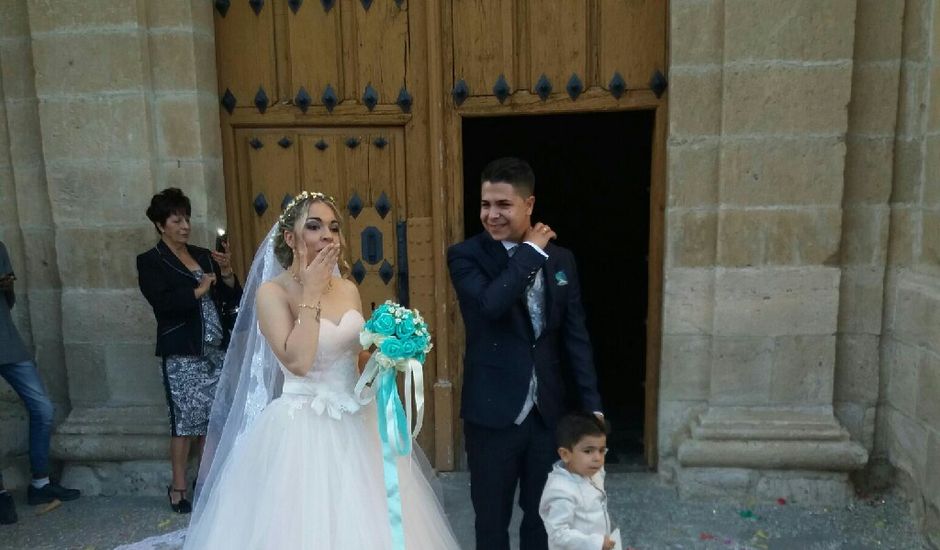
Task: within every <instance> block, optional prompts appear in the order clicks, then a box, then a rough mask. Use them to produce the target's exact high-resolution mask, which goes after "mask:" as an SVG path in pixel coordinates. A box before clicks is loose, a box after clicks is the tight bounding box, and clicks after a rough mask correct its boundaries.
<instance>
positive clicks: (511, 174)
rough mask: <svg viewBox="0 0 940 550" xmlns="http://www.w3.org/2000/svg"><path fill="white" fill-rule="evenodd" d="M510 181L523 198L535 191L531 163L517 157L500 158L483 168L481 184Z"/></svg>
mask: <svg viewBox="0 0 940 550" xmlns="http://www.w3.org/2000/svg"><path fill="white" fill-rule="evenodd" d="M487 181H488V182H490V183H508V184H509V185H511V186H512V187H513V189H515V190H516V193H518V194H519V196H521V197H523V198H528V197H531V196H532V195H533V194H534V193H535V173H534V172H532V167H531V166H529V163H528V162H526V161H524V160H522V159H518V158H516V157H503V158H498V159H496V160H494V161H492V162H490V163H489V164H487V165H486V167H485V168H484V169H483V173H482V174H480V185H483V182H487Z"/></svg>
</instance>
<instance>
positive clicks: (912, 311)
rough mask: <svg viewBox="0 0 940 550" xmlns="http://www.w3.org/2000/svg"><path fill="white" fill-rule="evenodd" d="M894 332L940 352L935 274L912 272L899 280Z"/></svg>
mask: <svg viewBox="0 0 940 550" xmlns="http://www.w3.org/2000/svg"><path fill="white" fill-rule="evenodd" d="M895 307H896V308H897V310H896V312H895V321H894V333H895V334H897V335H898V336H899V337H900V338H902V339H903V340H904V341H906V342H908V343H911V344H914V345H918V346H923V347H925V348H928V349H930V350H931V351H933V352H934V353H940V288H938V285H937V283H936V282H935V280H934V278H933V277H926V276H920V275H914V274H909V275H908V278H906V279H902V280H900V281H899V284H898V288H897V302H896V304H895Z"/></svg>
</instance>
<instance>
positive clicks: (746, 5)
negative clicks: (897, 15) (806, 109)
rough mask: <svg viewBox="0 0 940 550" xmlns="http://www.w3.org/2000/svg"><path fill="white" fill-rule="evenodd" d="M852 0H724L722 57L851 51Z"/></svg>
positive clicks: (834, 56) (827, 55) (828, 55)
mask: <svg viewBox="0 0 940 550" xmlns="http://www.w3.org/2000/svg"><path fill="white" fill-rule="evenodd" d="M855 4H856V2H855V1H854V0H830V1H828V2H820V1H819V0H789V1H788V2H779V1H776V0H756V1H755V0H726V1H725V5H724V7H725V21H724V23H725V25H724V31H725V34H724V37H725V60H726V61H729V60H730V61H750V60H778V59H783V60H797V61H833V60H842V59H848V58H851V57H852V46H853V38H854V36H855V27H854V25H853V24H852V23H853V21H854V20H855Z"/></svg>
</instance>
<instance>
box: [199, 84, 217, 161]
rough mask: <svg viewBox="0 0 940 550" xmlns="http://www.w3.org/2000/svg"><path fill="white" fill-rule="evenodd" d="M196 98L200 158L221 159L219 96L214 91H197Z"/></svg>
mask: <svg viewBox="0 0 940 550" xmlns="http://www.w3.org/2000/svg"><path fill="white" fill-rule="evenodd" d="M196 99H197V101H196V104H197V106H198V111H199V113H198V116H199V140H200V144H201V147H202V158H203V159H218V160H222V130H221V126H220V123H219V98H218V96H217V95H216V94H214V93H211V94H210V93H205V92H199V93H198V96H197V98H196Z"/></svg>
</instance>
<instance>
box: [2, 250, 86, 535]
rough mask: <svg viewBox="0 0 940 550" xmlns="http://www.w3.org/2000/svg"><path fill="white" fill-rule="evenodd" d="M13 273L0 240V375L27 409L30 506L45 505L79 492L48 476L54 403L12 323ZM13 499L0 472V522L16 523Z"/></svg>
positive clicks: (74, 496) (73, 495)
mask: <svg viewBox="0 0 940 550" xmlns="http://www.w3.org/2000/svg"><path fill="white" fill-rule="evenodd" d="M15 281H16V275H15V274H14V273H13V264H12V263H11V262H10V256H9V254H7V249H6V246H4V244H3V243H2V242H0V294H2V296H0V376H3V378H4V379H5V380H6V381H7V382H8V383H9V384H10V385H11V386H12V387H13V390H14V391H15V392H16V393H17V395H19V396H20V399H22V400H23V404H25V405H26V409H27V410H28V411H29V465H30V469H31V470H32V472H33V479H32V481H31V482H30V484H29V489H28V490H27V493H26V499H27V502H28V503H29V504H30V505H36V504H45V503H48V502H52V501H53V500H56V499H58V500H61V501H67V500H75V499H77V498H78V497H79V496H80V495H81V492H80V491H78V490H76V489H67V488H65V487H62V486H61V485H59V484H58V482H56V481H54V480H51V479H49V440H50V439H51V437H52V420H53V412H54V409H53V406H52V401H51V400H50V399H49V394H48V393H47V392H46V388H45V386H44V385H43V383H42V378H41V377H40V376H39V369H37V368H36V362H35V361H34V360H33V356H32V353H30V351H29V349H28V348H27V347H26V344H24V343H23V339H22V338H21V337H20V333H19V331H17V330H16V326H15V325H14V324H13V316H12V314H11V310H12V309H13V305H14V304H15V303H16V295H15V294H14V293H13V286H14V284H15ZM16 521H17V515H16V507H15V505H14V503H13V498H12V497H11V496H10V494H9V493H8V492H7V491H6V489H4V487H3V476H2V474H0V524H10V523H16Z"/></svg>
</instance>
